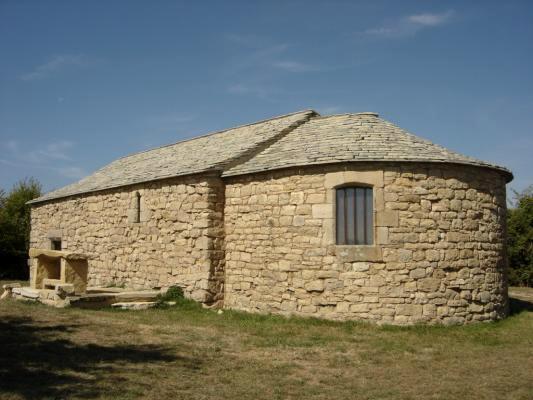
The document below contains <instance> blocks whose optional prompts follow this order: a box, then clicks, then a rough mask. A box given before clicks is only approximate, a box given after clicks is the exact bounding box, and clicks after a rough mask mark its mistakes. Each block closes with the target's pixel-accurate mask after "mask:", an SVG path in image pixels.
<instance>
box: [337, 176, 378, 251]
mask: <svg viewBox="0 0 533 400" xmlns="http://www.w3.org/2000/svg"><path fill="white" fill-rule="evenodd" d="M372 204H373V201H372V188H371V187H361V186H346V187H340V188H337V189H336V227H337V228H336V229H337V244H340V245H350V244H363V245H365V244H366V245H369V244H372V243H373V237H374V229H373V217H372V216H373V205H372Z"/></svg>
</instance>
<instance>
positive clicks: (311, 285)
mask: <svg viewBox="0 0 533 400" xmlns="http://www.w3.org/2000/svg"><path fill="white" fill-rule="evenodd" d="M304 288H305V290H307V291H308V292H323V291H324V281H323V280H322V279H316V280H314V281H310V282H308V283H306V284H305V285H304Z"/></svg>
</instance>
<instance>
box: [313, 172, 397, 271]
mask: <svg viewBox="0 0 533 400" xmlns="http://www.w3.org/2000/svg"><path fill="white" fill-rule="evenodd" d="M324 186H325V189H326V204H324V205H322V206H323V209H322V210H321V214H322V215H323V217H324V219H325V231H326V233H325V235H324V240H325V242H326V243H325V244H326V245H328V247H329V248H330V249H331V250H332V254H334V255H335V256H336V257H337V259H338V260H339V262H357V261H371V262H381V261H383V255H382V247H383V245H387V244H388V229H389V227H394V226H398V224H399V215H398V211H396V210H386V209H385V201H384V172H383V171H380V170H374V171H369V170H364V171H357V170H346V171H338V172H331V173H326V174H325V178H324ZM346 186H365V187H372V199H373V207H374V209H373V241H372V244H371V245H362V244H356V245H338V244H337V242H336V221H335V216H336V190H337V188H340V187H346Z"/></svg>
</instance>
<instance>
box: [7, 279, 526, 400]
mask: <svg viewBox="0 0 533 400" xmlns="http://www.w3.org/2000/svg"><path fill="white" fill-rule="evenodd" d="M517 292H519V295H520V300H518V299H517V300H513V315H512V316H511V317H510V318H508V319H506V320H504V321H501V322H498V323H485V324H477V325H469V326H464V327H424V326H416V327H407V328H400V327H378V326H373V325H370V324H367V323H338V322H328V321H320V320H314V319H302V318H292V319H285V318H282V317H273V316H260V315H249V314H244V313H239V312H228V311H224V312H223V313H222V314H218V313H217V312H215V311H210V310H204V309H202V308H201V307H199V306H198V305H196V304H194V303H184V304H180V305H178V306H176V307H171V308H167V309H155V310H147V311H115V310H109V309H102V310H80V309H54V308H51V307H47V306H43V305H38V304H31V303H24V302H15V301H13V300H6V301H2V302H0V343H1V347H0V398H2V399H34V398H38V399H42V398H50V399H64V398H65V399H76V398H84V399H86V398H98V399H137V398H142V399H254V400H258V399H301V398H305V399H454V398H456V399H477V400H480V399H491V400H492V399H531V398H533V312H532V311H531V306H532V305H533V290H532V289H529V290H528V289H520V290H517ZM513 293H514V292H513Z"/></svg>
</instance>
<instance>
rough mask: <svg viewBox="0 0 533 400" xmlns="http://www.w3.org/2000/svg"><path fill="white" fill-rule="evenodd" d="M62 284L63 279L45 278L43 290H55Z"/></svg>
mask: <svg viewBox="0 0 533 400" xmlns="http://www.w3.org/2000/svg"><path fill="white" fill-rule="evenodd" d="M62 283H64V282H62V281H61V279H50V278H45V279H43V288H44V289H48V288H52V289H54V288H55V287H56V285H61V284H62Z"/></svg>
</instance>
